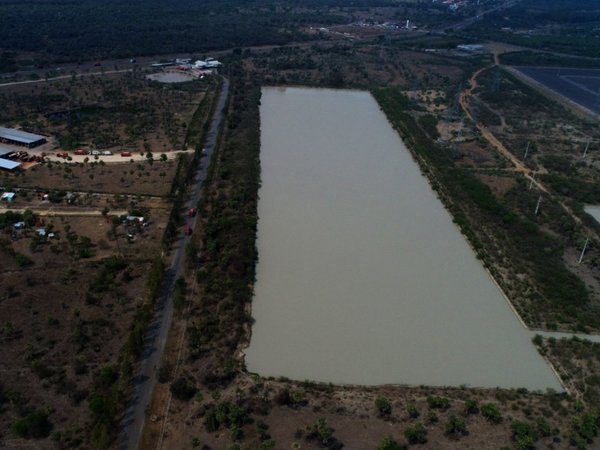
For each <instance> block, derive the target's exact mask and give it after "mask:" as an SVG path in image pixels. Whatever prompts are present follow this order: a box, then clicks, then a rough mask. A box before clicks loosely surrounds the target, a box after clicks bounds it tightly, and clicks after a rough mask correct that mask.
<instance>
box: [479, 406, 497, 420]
mask: <svg viewBox="0 0 600 450" xmlns="http://www.w3.org/2000/svg"><path fill="white" fill-rule="evenodd" d="M481 414H482V415H483V417H485V418H486V419H487V420H489V421H490V422H492V423H500V422H502V414H501V413H500V410H498V407H497V406H496V405H495V404H493V403H486V404H485V405H482V406H481Z"/></svg>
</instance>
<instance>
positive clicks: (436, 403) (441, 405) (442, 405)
mask: <svg viewBox="0 0 600 450" xmlns="http://www.w3.org/2000/svg"><path fill="white" fill-rule="evenodd" d="M427 405H429V408H431V409H441V410H444V411H445V410H447V409H448V408H450V400H448V399H447V398H446V397H440V396H438V395H430V396H429V397H427Z"/></svg>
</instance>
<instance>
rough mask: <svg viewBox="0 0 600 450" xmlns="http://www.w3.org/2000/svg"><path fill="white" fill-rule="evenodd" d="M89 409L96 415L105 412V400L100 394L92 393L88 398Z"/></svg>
mask: <svg viewBox="0 0 600 450" xmlns="http://www.w3.org/2000/svg"><path fill="white" fill-rule="evenodd" d="M88 404H89V406H90V410H91V411H92V412H93V413H94V414H95V415H97V416H101V415H102V414H104V413H105V412H106V400H105V398H104V397H102V396H101V395H100V394H92V395H91V397H90V399H89V400H88Z"/></svg>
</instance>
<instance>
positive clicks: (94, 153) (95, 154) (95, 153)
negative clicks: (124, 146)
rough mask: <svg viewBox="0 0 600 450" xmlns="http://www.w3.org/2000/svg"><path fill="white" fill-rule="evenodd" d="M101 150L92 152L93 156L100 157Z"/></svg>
mask: <svg viewBox="0 0 600 450" xmlns="http://www.w3.org/2000/svg"><path fill="white" fill-rule="evenodd" d="M100 154H101V153H100V150H92V155H94V156H97V155H100Z"/></svg>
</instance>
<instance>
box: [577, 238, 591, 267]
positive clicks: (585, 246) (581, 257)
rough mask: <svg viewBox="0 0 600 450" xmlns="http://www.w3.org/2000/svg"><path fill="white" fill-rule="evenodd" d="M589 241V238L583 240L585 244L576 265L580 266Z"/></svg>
mask: <svg viewBox="0 0 600 450" xmlns="http://www.w3.org/2000/svg"><path fill="white" fill-rule="evenodd" d="M589 240H590V238H589V237H588V238H587V239H586V240H585V244H583V250H581V255H580V256H579V261H577V264H581V261H583V255H584V254H585V249H586V248H587V245H588V242H589Z"/></svg>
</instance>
